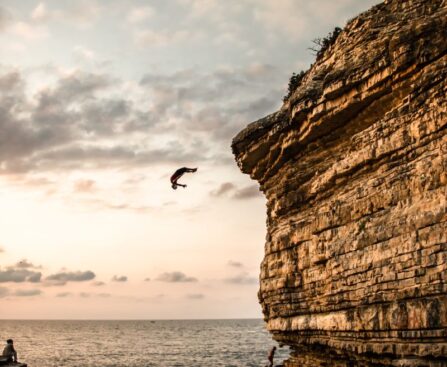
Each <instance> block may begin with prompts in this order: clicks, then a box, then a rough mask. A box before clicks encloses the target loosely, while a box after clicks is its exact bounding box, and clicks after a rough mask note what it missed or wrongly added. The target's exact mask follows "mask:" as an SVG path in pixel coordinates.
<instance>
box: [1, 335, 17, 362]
mask: <svg viewBox="0 0 447 367" xmlns="http://www.w3.org/2000/svg"><path fill="white" fill-rule="evenodd" d="M3 357H6V358H7V362H8V363H11V362H14V363H17V352H16V350H15V349H14V341H13V340H12V339H8V340H7V341H6V345H5V348H3Z"/></svg>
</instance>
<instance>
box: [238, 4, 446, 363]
mask: <svg viewBox="0 0 447 367" xmlns="http://www.w3.org/2000/svg"><path fill="white" fill-rule="evenodd" d="M446 94H447V2H446V1H445V0H391V1H385V2H384V3H382V4H379V5H377V6H375V7H373V8H372V9H370V10H369V11H367V12H365V13H363V14H361V15H359V16H358V17H356V18H355V19H353V20H352V21H350V22H349V23H348V24H347V25H346V27H345V28H344V30H343V31H342V32H341V34H340V35H339V36H338V37H337V39H336V41H335V43H333V44H332V45H331V46H329V47H328V49H327V50H325V51H324V53H322V54H321V55H320V56H319V57H318V58H317V61H316V62H315V63H314V64H313V65H312V66H311V68H310V70H308V71H307V72H306V74H305V76H304V78H303V79H302V81H301V85H300V86H299V87H298V89H297V90H296V91H295V92H294V93H293V94H292V95H291V96H290V98H289V99H288V100H287V101H286V102H285V103H284V105H283V106H282V108H281V109H280V110H279V111H278V112H276V113H273V114H272V115H270V116H267V117H265V118H263V119H261V120H259V121H257V122H254V123H252V124H250V125H249V126H248V127H247V128H246V129H245V130H243V131H242V132H241V133H239V134H238V135H237V136H236V137H235V138H234V140H233V145H232V148H233V152H234V154H235V157H236V161H237V163H238V165H239V167H240V169H241V170H242V171H243V172H244V173H247V174H249V175H250V176H251V178H253V179H254V180H257V181H258V182H259V184H260V188H261V190H262V191H263V193H264V194H265V196H266V198H267V230H268V233H267V236H266V244H265V257H264V260H263V262H262V265H261V274H260V281H261V285H260V290H259V301H260V303H261V305H262V309H263V313H264V316H265V320H266V322H267V327H268V329H269V330H270V331H271V332H272V333H273V336H274V338H275V339H276V340H278V341H279V342H282V343H285V344H287V345H290V346H292V347H293V348H295V349H300V348H307V347H309V346H329V347H332V348H335V349H336V350H338V351H341V352H346V353H355V354H357V355H378V356H385V355H387V356H391V359H390V360H393V358H394V357H396V356H399V358H401V360H403V359H405V358H407V357H408V358H410V359H411V358H413V357H420V358H425V357H430V358H435V357H446V356H447V284H446V280H447V199H446V196H447V128H446V127H447V100H446ZM402 358H403V359H402ZM390 363H391V362H390ZM315 365H317V364H316V362H315Z"/></svg>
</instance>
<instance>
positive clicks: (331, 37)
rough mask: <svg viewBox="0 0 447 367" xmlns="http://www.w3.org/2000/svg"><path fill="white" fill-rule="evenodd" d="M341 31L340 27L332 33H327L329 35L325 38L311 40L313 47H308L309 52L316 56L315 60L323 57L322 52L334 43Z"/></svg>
mask: <svg viewBox="0 0 447 367" xmlns="http://www.w3.org/2000/svg"><path fill="white" fill-rule="evenodd" d="M341 31H342V29H341V28H340V27H335V28H334V30H333V31H332V32H329V34H328V35H327V36H326V37H323V38H315V39H314V40H312V42H313V43H314V46H312V47H309V50H311V51H313V52H314V54H315V55H316V56H317V60H318V59H319V58H320V57H321V56H323V54H324V52H325V51H326V50H327V49H328V48H329V47H330V46H332V45H333V44H334V43H335V41H336V40H337V38H338V36H339V35H340V33H341Z"/></svg>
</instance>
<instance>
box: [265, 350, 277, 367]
mask: <svg viewBox="0 0 447 367" xmlns="http://www.w3.org/2000/svg"><path fill="white" fill-rule="evenodd" d="M275 351H276V347H273V348H272V349H270V352H269V355H268V357H267V358H268V360H269V362H270V365H269V367H272V366H273V358H274V357H275Z"/></svg>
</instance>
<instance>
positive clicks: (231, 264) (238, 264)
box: [227, 260, 244, 268]
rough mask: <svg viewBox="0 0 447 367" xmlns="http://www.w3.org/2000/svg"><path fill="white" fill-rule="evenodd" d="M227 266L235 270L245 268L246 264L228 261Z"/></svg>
mask: <svg viewBox="0 0 447 367" xmlns="http://www.w3.org/2000/svg"><path fill="white" fill-rule="evenodd" d="M227 265H228V266H231V267H233V268H243V267H244V264H242V263H240V262H238V261H233V260H230V261H228V263H227Z"/></svg>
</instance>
